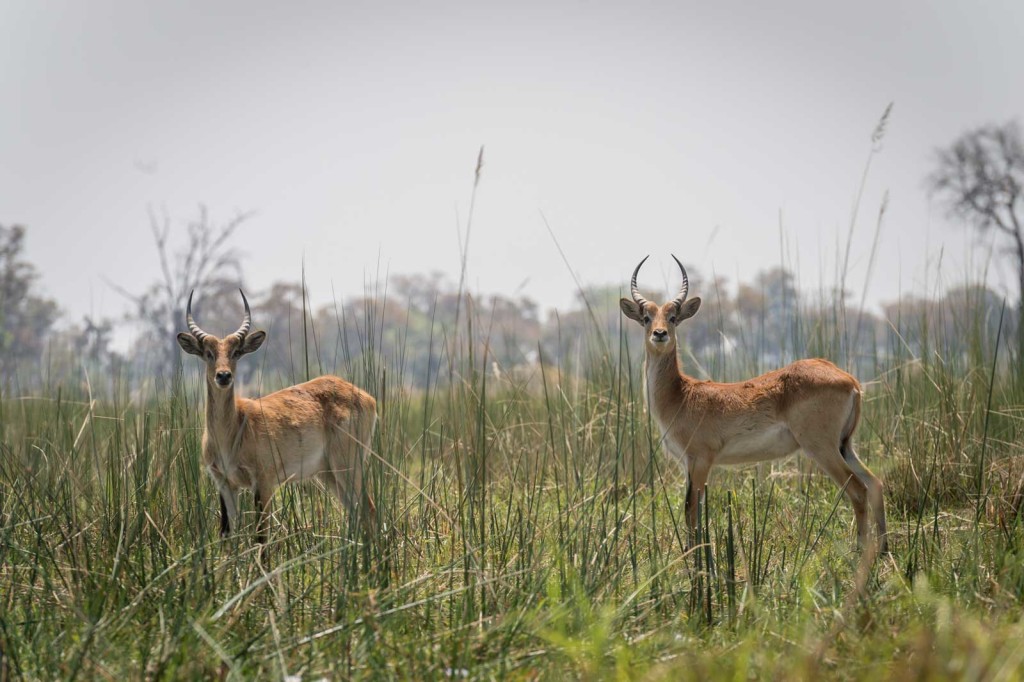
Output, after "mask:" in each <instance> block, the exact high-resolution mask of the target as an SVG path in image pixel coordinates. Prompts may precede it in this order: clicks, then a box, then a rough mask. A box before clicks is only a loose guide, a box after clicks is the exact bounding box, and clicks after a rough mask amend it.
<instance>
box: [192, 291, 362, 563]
mask: <svg viewBox="0 0 1024 682" xmlns="http://www.w3.org/2000/svg"><path fill="white" fill-rule="evenodd" d="M238 291H239V293H240V294H242V303H243V304H244V306H245V316H244V318H243V320H242V324H241V326H240V327H239V328H238V330H237V331H236V332H234V333H232V334H229V335H228V336H225V337H224V338H217V337H216V336H213V335H212V334H208V333H206V332H204V331H203V330H202V329H201V328H200V327H199V325H197V324H196V322H195V320H194V319H193V318H192V294H193V293H195V292H194V291H193V292H192V293H190V294H189V297H188V306H187V307H186V309H185V321H186V323H187V324H188V333H185V332H182V333H180V334H178V345H179V346H181V349H182V350H184V351H185V352H186V353H189V354H191V355H195V356H198V357H199V358H202V360H203V361H204V362H205V363H206V427H205V430H204V431H203V463H204V464H205V465H206V468H207V471H209V473H210V477H211V478H212V479H213V482H214V484H215V485H216V487H217V491H218V493H219V494H220V533H221V536H222V537H224V536H227V535H229V534H230V533H231V524H232V521H237V519H238V489H239V488H251V489H252V490H253V493H254V496H255V503H256V505H255V506H256V510H257V514H258V516H257V524H256V529H257V530H256V533H257V534H256V541H257V542H258V543H259V544H261V545H264V554H263V555H264V556H265V550H266V547H265V543H266V540H267V530H266V523H267V518H268V516H269V514H270V511H271V500H272V498H273V496H274V491H275V490H277V488H278V487H279V486H280V485H281V484H282V483H285V482H287V481H293V480H294V481H300V480H303V479H306V478H311V477H314V476H315V477H317V478H319V479H320V481H321V482H323V484H324V485H325V486H327V489H328V490H330V491H331V492H332V493H333V494H334V495H335V497H337V498H338V500H339V501H340V502H341V503H342V504H343V505H344V506H345V507H346V508H347V509H348V511H349V513H350V514H352V515H354V516H357V517H359V516H360V515H361V519H360V520H361V521H362V523H363V526H364V528H365V529H367V530H372V529H373V528H374V527H375V525H376V508H375V506H374V504H373V500H372V499H371V497H370V495H369V492H365V493H364V491H363V458H364V455H365V453H366V451H367V449H368V448H369V446H370V439H371V438H372V437H373V431H374V428H375V426H376V424H377V402H376V401H375V400H374V399H373V397H372V396H371V395H370V394H368V393H366V392H365V391H362V390H361V389H359V388H357V387H355V386H353V385H352V384H350V383H349V382H347V381H345V380H343V379H340V378H339V377H336V376H322V377H318V378H316V379H313V380H312V381H307V382H305V383H303V384H298V385H295V386H290V387H288V388H284V389H281V390H280V391H277V392H275V393H271V394H270V395H266V396H263V397H262V398H256V399H247V398H236V397H235V389H234V376H235V367H236V365H237V363H238V360H239V358H241V357H242V356H243V355H247V354H249V353H254V352H256V351H257V350H259V348H260V346H262V345H263V342H264V341H265V340H266V338H267V334H266V332H264V331H262V330H260V331H254V332H251V333H250V331H249V330H250V328H251V326H252V315H251V312H250V310H249V301H248V300H247V299H246V298H245V292H243V291H242V290H241V289H239V290H238Z"/></svg>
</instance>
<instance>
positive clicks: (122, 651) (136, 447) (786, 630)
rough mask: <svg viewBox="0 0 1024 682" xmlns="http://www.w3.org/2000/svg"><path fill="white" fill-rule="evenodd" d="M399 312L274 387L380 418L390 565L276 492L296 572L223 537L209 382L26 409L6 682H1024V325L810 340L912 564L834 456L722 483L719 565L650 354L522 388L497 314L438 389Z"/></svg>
mask: <svg viewBox="0 0 1024 682" xmlns="http://www.w3.org/2000/svg"><path fill="white" fill-rule="evenodd" d="M478 170H479V168H478ZM851 229H852V228H851ZM468 237H469V229H468V226H467V230H466V236H465V240H464V242H463V244H464V249H465V248H468V242H469V239H468ZM466 258H467V256H466V253H465V251H464V253H463V259H464V262H465V260H466ZM844 277H845V275H844ZM839 284H840V286H839V287H838V288H839V289H840V290H842V289H844V288H846V287H845V284H846V283H845V281H841V282H840V283H839ZM695 293H698V292H695ZM385 299H386V296H385V295H384V292H382V290H381V289H371V290H370V291H369V292H368V296H367V303H366V305H365V307H364V308H363V309H361V310H352V309H339V310H338V311H337V315H336V318H335V324H337V325H338V328H339V330H340V331H341V332H342V333H339V334H337V335H334V336H335V337H336V338H338V339H339V347H338V348H324V347H322V344H321V341H320V339H322V338H323V336H322V335H320V334H319V333H318V330H316V329H313V328H312V326H311V323H309V322H308V321H307V320H306V317H305V316H304V319H303V330H302V332H301V334H302V337H303V338H304V339H305V343H304V344H303V355H302V357H300V358H295V359H294V360H295V361H294V363H293V368H294V373H295V374H296V375H297V376H288V377H279V376H262V377H261V379H260V380H259V381H258V382H257V383H258V388H259V389H260V390H263V391H265V390H269V389H271V388H273V387H276V386H278V385H285V384H288V383H291V382H293V381H298V380H302V379H305V378H306V377H307V376H308V375H313V374H316V373H318V372H319V371H321V368H322V370H323V371H334V372H337V373H338V374H340V375H342V376H344V377H346V378H348V379H350V380H352V381H353V382H355V383H356V384H358V385H360V386H362V387H364V388H366V389H367V390H369V391H370V392H371V393H372V394H374V395H375V396H376V397H377V400H378V406H379V410H380V421H379V426H378V430H377V434H376V436H375V438H374V442H373V453H372V456H371V457H370V459H369V461H368V462H367V466H368V468H369V471H370V480H371V490H372V493H373V495H374V497H375V499H376V501H377V504H378V509H379V512H380V515H381V521H382V523H381V531H380V532H379V533H378V534H377V535H375V536H373V537H368V536H367V535H365V534H364V533H363V532H362V530H361V529H360V528H359V526H358V524H354V523H353V522H352V520H351V519H349V518H348V517H347V516H346V515H345V514H343V513H341V512H340V511H339V509H338V508H337V506H336V504H335V503H334V501H333V498H332V497H331V496H330V495H329V494H328V493H327V492H326V491H325V490H323V489H322V488H321V487H319V486H318V485H316V484H314V483H305V484H300V485H292V486H285V487H283V488H282V489H281V490H280V491H279V492H278V494H277V495H276V499H275V515H274V518H273V521H272V524H271V533H270V543H271V544H270V552H269V556H270V560H269V562H262V561H261V560H260V557H259V550H258V547H257V546H255V545H254V543H253V540H252V538H253V535H254V533H253V531H254V529H253V528H252V521H253V520H254V518H255V514H253V509H252V498H251V496H249V495H243V497H242V506H243V510H244V511H245V512H246V514H247V518H248V519H249V523H248V525H247V526H243V527H242V528H241V529H240V532H238V533H236V534H234V535H232V536H231V537H229V538H227V539H221V538H219V536H218V533H217V531H218V524H217V513H218V503H217V496H216V493H215V491H214V489H213V487H212V485H211V483H210V482H209V480H208V477H207V476H206V474H205V472H204V471H202V468H201V465H200V456H199V448H200V437H201V429H202V417H201V415H202V411H203V405H202V400H203V399H204V395H205V389H204V386H203V385H202V381H203V378H202V375H201V374H200V373H199V372H197V371H193V370H192V369H188V368H187V369H186V373H185V375H184V376H183V377H182V381H180V382H175V386H178V387H179V388H178V389H177V391H176V392H174V393H172V394H165V395H156V396H152V397H148V398H142V397H138V396H134V397H133V396H131V394H130V392H129V389H128V386H129V383H128V381H127V379H123V380H118V379H114V380H112V381H109V382H108V383H105V384H104V385H106V386H108V387H109V389H110V390H109V391H105V392H104V393H103V394H102V395H100V394H99V393H97V394H96V395H94V393H93V390H92V388H91V386H92V383H89V382H75V383H73V384H70V385H62V384H61V383H59V382H49V383H47V384H46V388H45V389H44V390H42V391H40V392H39V394H37V395H21V394H18V393H10V394H6V395H3V396H2V397H0V679H7V678H17V677H25V678H30V679H54V678H62V679H76V678H83V679H94V678H115V677H123V676H128V677H130V678H138V677H142V678H146V679H162V678H170V679H201V678H214V677H229V678H245V679H248V678H260V679H274V678H278V679H283V678H289V679H321V678H328V679H348V678H396V679H488V678H505V677H510V678H513V679H538V678H542V679H563V678H565V677H577V678H583V679H602V678H616V679H628V678H650V679H672V680H675V679H700V680H704V679H718V678H730V679H749V678H755V679H761V678H776V679H796V678H808V679H820V678H821V677H822V676H831V677H839V678H847V679H865V678H877V677H879V676H882V677H887V678H897V679H902V678H904V677H907V678H917V679H935V678H944V677H967V678H972V679H973V678H979V679H980V678H994V679H997V678H998V679H1002V678H1016V677H1020V676H1021V675H1020V671H1021V667H1022V663H1021V662H1022V658H1024V647H1022V646H1021V644H1020V642H1021V641H1024V640H1022V635H1024V624H1022V623H1021V619H1020V613H1021V605H1022V599H1024V561H1022V554H1024V531H1022V528H1021V525H1022V521H1021V514H1020V511H1021V506H1022V504H1024V486H1022V484H1021V481H1022V480H1024V478H1022V475H1024V467H1022V466H1020V464H1019V463H1020V461H1021V455H1022V454H1024V448H1022V446H1021V444H1020V442H1021V440H1022V439H1021V431H1022V417H1024V389H1022V386H1024V382H1022V381H1021V380H1020V378H1019V377H1020V376H1022V371H1024V366H1022V364H1021V362H1022V360H1021V357H1020V355H1018V354H1014V353H1010V352H1007V351H1006V348H1007V346H1005V345H1004V346H1000V345H999V339H1000V338H1002V339H1004V340H1005V337H1004V336H1002V325H1001V324H1000V325H999V331H1000V333H999V334H997V335H996V337H995V339H992V337H991V335H990V334H987V333H981V332H976V333H975V332H972V331H971V330H983V329H989V328H990V327H991V321H990V320H987V319H978V318H979V317H980V316H981V315H983V312H982V309H981V308H974V309H971V308H970V307H968V308H966V309H965V310H961V311H960V313H961V315H962V317H961V318H959V319H958V320H957V323H958V324H960V325H962V327H961V328H962V329H963V330H966V331H965V333H963V334H957V335H956V338H955V339H951V338H948V337H947V336H945V334H944V333H940V332H939V331H937V330H939V329H946V328H949V327H948V325H947V326H935V325H925V326H922V328H921V329H920V334H918V335H917V337H915V342H914V343H913V344H912V343H909V342H907V341H906V340H905V339H904V338H903V337H901V336H900V335H899V334H893V335H890V337H888V338H890V339H891V344H892V345H891V347H890V348H888V349H885V350H884V351H881V352H878V351H875V352H872V353H871V354H870V355H869V356H859V355H857V354H856V349H857V348H859V347H860V346H859V344H858V343H857V342H856V341H853V342H852V343H851V341H850V339H851V338H854V339H855V338H856V337H858V336H859V335H860V334H862V333H863V330H862V329H861V328H860V326H859V321H857V320H855V319H852V318H855V317H856V313H855V312H852V311H851V312H849V313H848V312H847V311H846V309H845V306H844V305H843V304H842V302H841V301H838V302H837V303H835V304H834V306H833V308H832V310H831V312H830V313H829V314H828V315H825V316H820V315H819V316H810V315H809V314H808V313H807V312H806V311H800V310H799V309H796V310H794V311H793V312H792V314H790V315H789V316H788V317H787V318H786V320H785V321H784V322H785V329H784V333H785V338H786V340H787V341H786V342H787V349H788V351H790V352H791V353H792V355H793V356H794V357H799V356H805V355H824V356H827V357H831V358H832V359H834V360H836V361H837V362H839V363H840V364H842V365H844V366H848V367H855V368H856V371H857V373H858V375H859V376H860V378H861V380H862V381H863V383H864V384H865V387H866V399H865V404H864V413H863V420H862V425H861V427H860V430H859V432H858V436H857V445H858V452H859V453H860V454H861V456H862V457H863V459H865V461H866V462H867V463H868V464H869V465H870V466H871V467H872V468H874V469H875V470H876V471H877V472H878V473H879V474H880V475H881V477H882V479H883V481H884V482H885V484H886V496H887V497H888V500H887V502H888V508H889V509H890V518H889V526H890V532H891V538H890V545H891V549H892V555H891V556H886V557H880V558H879V559H878V560H877V561H875V562H873V563H872V562H864V561H862V560H861V555H860V553H859V552H858V551H857V550H856V545H855V542H854V534H853V532H852V525H853V524H852V521H853V515H852V513H851V511H850V509H849V506H848V504H847V502H846V500H845V498H844V496H843V494H842V491H839V490H837V489H836V488H835V486H834V485H833V484H832V482H831V481H830V480H829V479H828V478H827V477H826V476H824V475H822V474H820V473H819V472H817V471H815V470H814V469H813V467H812V466H811V465H810V464H809V463H808V462H807V461H806V460H805V459H802V458H791V459H789V460H784V461H781V462H776V463H772V464H763V465H759V466H756V467H752V468H747V469H739V470H716V471H715V472H714V474H713V476H712V479H711V485H710V487H709V489H708V491H707V497H706V502H705V503H704V504H702V505H701V508H700V538H699V540H700V541H699V542H698V543H696V545H695V546H694V547H692V548H688V545H687V542H686V537H685V536H686V533H685V529H684V528H683V522H682V501H683V499H682V498H683V491H684V489H685V482H684V480H683V475H682V473H681V471H680V470H679V468H678V467H677V466H676V465H675V463H673V462H672V461H670V460H669V459H668V458H667V457H666V455H665V453H664V451H663V450H662V449H661V448H660V446H659V442H658V438H657V437H656V435H655V429H654V428H652V424H651V420H650V417H649V415H648V413H647V411H646V409H645V406H644V405H643V403H642V398H641V396H642V389H641V383H642V372H641V368H640V360H641V357H640V347H639V338H638V335H637V334H636V333H635V332H636V330H634V329H628V328H625V327H623V328H621V329H620V331H619V334H618V335H617V336H616V337H612V338H605V336H604V335H599V334H597V333H595V334H593V335H587V336H586V337H585V338H581V339H578V348H579V361H578V362H574V363H573V364H572V367H571V368H565V367H557V366H553V365H551V364H549V363H548V362H547V360H546V358H545V357H544V355H543V352H540V357H539V362H537V363H536V364H533V365H529V366H526V367H523V368H519V370H517V371H514V372H503V373H496V372H494V371H493V368H492V367H491V365H490V363H489V358H488V357H487V355H486V353H482V352H481V351H480V349H482V348H486V346H487V341H488V340H489V339H490V338H491V335H492V334H494V333H495V331H494V330H493V329H492V325H491V324H490V321H489V318H488V314H487V311H486V310H481V309H479V308H478V307H476V306H474V305H472V304H471V303H470V301H469V298H468V297H467V298H466V301H465V307H463V308H460V313H459V315H458V317H457V322H456V323H455V325H454V326H450V325H446V324H442V323H441V322H438V321H437V320H434V321H433V322H432V325H431V329H430V334H429V339H430V341H429V343H430V344H431V345H432V346H433V347H435V348H437V349H438V350H439V351H440V353H441V355H442V356H443V362H440V363H439V364H438V365H437V367H436V368H435V369H434V370H433V371H432V373H430V374H429V376H428V380H427V382H426V385H425V386H424V387H422V388H416V389H412V388H410V387H409V386H410V382H409V381H407V380H406V377H407V374H408V373H409V372H410V368H409V367H408V366H407V356H406V350H407V347H406V344H405V343H404V342H402V341H401V340H402V339H404V338H406V336H405V333H404V332H403V330H402V329H400V328H397V329H396V328H386V327H388V325H386V324H385V314H384V312H385V311H382V310H381V306H380V305H379V304H378V303H379V302H380V301H383V300H385ZM706 300H709V301H713V298H710V297H709V298H708V299H706ZM305 301H306V298H305V296H304V304H303V310H304V312H305V311H306V310H307V309H306V303H305ZM588 305H589V302H588ZM707 306H708V308H709V310H705V311H704V312H705V314H711V315H714V314H715V312H714V309H713V306H712V305H710V304H707ZM591 314H592V316H593V317H594V319H595V320H596V319H597V315H594V313H593V311H591ZM770 314H771V312H770V311H764V313H763V316H764V317H765V318H767V317H768V316H769V315H770ZM972 316H974V318H973V319H972ZM310 319H312V318H311V316H310ZM848 322H849V324H848ZM894 324H895V328H896V329H902V328H903V327H902V326H901V325H900V324H899V323H898V322H895V321H894ZM350 332H351V333H350ZM289 333H293V332H289ZM681 333H682V336H683V338H684V340H685V333H686V332H685V325H684V327H683V329H682V330H681ZM385 334H388V335H397V338H398V339H399V340H400V342H399V343H397V344H391V343H388V344H385V343H384V342H383V341H384V338H385ZM388 338H396V337H395V336H389V337H388ZM965 338H966V339H967V342H966V344H965V343H964V339H965ZM350 339H358V347H353V346H351V345H350V341H349V340H350ZM954 341H955V343H954ZM170 342H171V340H170V339H169V340H168V343H170ZM271 343H273V338H271ZM385 348H393V349H395V350H393V351H391V352H386V351H385V350H383V349H385ZM430 355H431V356H433V353H431V354H430ZM257 358H258V356H257ZM684 358H685V359H686V361H687V363H688V362H690V361H691V360H692V359H693V358H692V356H690V355H687V354H685V353H684ZM764 359H765V354H764V353H763V352H761V350H760V349H758V348H756V346H755V347H752V348H748V349H745V352H736V353H732V354H728V353H724V352H718V353H716V354H715V355H714V357H712V358H710V362H709V363H708V364H707V367H706V369H707V370H709V371H710V372H711V374H712V375H713V376H714V377H715V378H719V379H725V378H738V377H742V376H746V375H749V374H750V373H752V372H755V371H761V370H762V369H765V367H762V366H761V365H762V364H763V363H764ZM684 364H685V363H684Z"/></svg>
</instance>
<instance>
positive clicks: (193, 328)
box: [178, 289, 267, 390]
mask: <svg viewBox="0 0 1024 682" xmlns="http://www.w3.org/2000/svg"><path fill="white" fill-rule="evenodd" d="M193 293H195V292H194V291H193V292H191V293H189V295H188V307H187V308H186V310H185V321H186V322H187V323H188V333H185V332H182V333H180V334H178V345H179V346H181V349H182V350H183V351H185V352H186V353H189V354H190V355H195V356H198V357H200V358H202V359H203V361H204V362H205V363H206V382H207V383H208V384H209V385H210V386H212V387H216V388H219V389H222V390H227V389H229V388H231V385H232V383H233V382H234V377H235V365H237V364H238V359H239V358H240V357H242V356H243V355H245V354H246V353H252V352H255V351H257V350H259V347H260V346H262V345H263V341H264V340H266V338H267V333H266V332H264V331H262V330H261V331H255V332H252V333H251V334H250V333H249V329H250V328H251V327H252V316H251V314H250V312H249V301H248V300H246V298H245V292H243V291H242V290H241V289H239V290H238V293H240V294H242V303H243V304H244V305H245V317H244V318H243V319H242V325H241V326H240V327H239V328H238V331H236V332H234V333H233V334H229V335H227V336H225V337H224V338H223V339H218V338H217V337H216V336H214V335H213V334H207V333H206V332H204V331H203V330H202V329H200V328H199V325H198V324H196V321H195V320H194V319H192V294H193Z"/></svg>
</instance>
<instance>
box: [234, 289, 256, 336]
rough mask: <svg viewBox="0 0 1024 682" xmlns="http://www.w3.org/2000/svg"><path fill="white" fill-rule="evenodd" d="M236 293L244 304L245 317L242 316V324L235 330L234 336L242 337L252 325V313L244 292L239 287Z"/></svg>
mask: <svg viewBox="0 0 1024 682" xmlns="http://www.w3.org/2000/svg"><path fill="white" fill-rule="evenodd" d="M238 293H240V294H241V295H242V303H244V304H245V317H244V318H242V326H241V327H239V328H238V331H236V332H235V336H237V337H238V338H239V339H244V338H245V335H246V334H248V333H249V328H250V327H252V313H251V312H249V300H248V299H247V298H246V297H245V292H244V291H242V290H241V289H239V290H238Z"/></svg>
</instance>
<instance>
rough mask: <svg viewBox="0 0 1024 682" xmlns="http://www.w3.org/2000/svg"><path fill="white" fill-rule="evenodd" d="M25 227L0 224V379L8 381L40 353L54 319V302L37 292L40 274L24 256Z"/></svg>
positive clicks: (55, 306) (55, 309) (56, 312)
mask: <svg viewBox="0 0 1024 682" xmlns="http://www.w3.org/2000/svg"><path fill="white" fill-rule="evenodd" d="M24 247H25V228H24V227H22V226H21V225H14V226H12V227H4V226H3V225H0V382H2V383H3V384H5V385H6V384H8V383H9V382H10V381H11V380H12V379H13V378H14V374H15V372H16V371H17V369H18V367H20V366H21V365H22V363H24V362H29V361H31V362H36V363H37V364H38V361H39V359H40V356H41V355H42V352H43V348H44V347H45V343H46V335H47V333H48V332H49V331H50V328H51V327H52V326H53V323H54V321H56V319H57V315H58V309H57V303H56V302H55V301H53V300H52V299H49V298H45V297H43V296H40V295H39V294H37V293H36V292H35V291H34V289H35V283H36V280H37V279H39V275H38V273H37V272H36V268H35V266H34V265H32V264H31V263H29V262H28V261H26V260H24V258H23V256H22V251H23V249H24Z"/></svg>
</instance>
